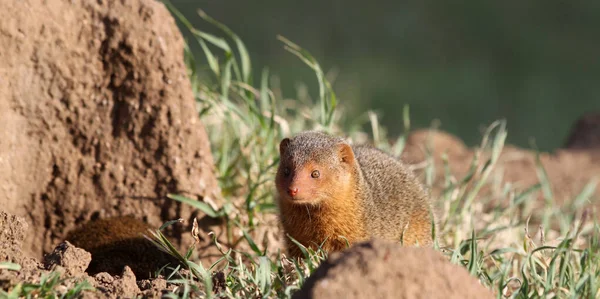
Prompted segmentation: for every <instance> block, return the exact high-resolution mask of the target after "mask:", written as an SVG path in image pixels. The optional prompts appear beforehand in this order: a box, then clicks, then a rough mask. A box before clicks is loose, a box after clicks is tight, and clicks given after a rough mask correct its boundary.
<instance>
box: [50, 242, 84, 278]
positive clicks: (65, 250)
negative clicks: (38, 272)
mask: <svg viewBox="0 0 600 299" xmlns="http://www.w3.org/2000/svg"><path fill="white" fill-rule="evenodd" d="M91 261H92V255H91V254H90V253H89V252H87V251H85V250H83V249H81V248H77V247H75V246H73V244H71V243H69V242H62V243H60V244H58V246H56V248H54V250H53V251H52V252H51V253H50V254H48V255H46V256H45V257H44V267H45V268H46V269H48V270H51V271H53V270H56V269H57V268H58V267H61V268H62V269H64V271H65V273H66V274H67V275H69V276H80V275H82V274H83V273H85V269H87V267H88V265H89V264H90V262H91ZM62 269H61V270H62Z"/></svg>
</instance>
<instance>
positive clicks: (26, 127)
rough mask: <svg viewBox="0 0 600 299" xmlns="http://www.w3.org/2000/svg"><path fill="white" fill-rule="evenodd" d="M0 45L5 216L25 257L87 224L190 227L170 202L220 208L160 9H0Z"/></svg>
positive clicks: (109, 2)
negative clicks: (20, 233) (109, 220)
mask: <svg viewBox="0 0 600 299" xmlns="http://www.w3.org/2000/svg"><path fill="white" fill-rule="evenodd" d="M0 44H2V45H3V46H4V47H3V49H2V51H1V52H0V153H2V155H1V156H0V182H2V183H1V188H0V206H2V208H3V209H5V210H6V211H7V212H10V213H12V214H16V215H19V216H22V217H24V218H26V220H27V221H28V222H29V224H30V233H29V234H28V235H27V236H26V238H25V240H24V246H23V247H24V248H23V249H24V251H25V252H27V253H30V254H33V256H37V257H38V258H40V257H41V256H42V253H48V252H50V251H51V250H52V248H53V247H54V246H55V245H56V244H58V243H60V242H61V241H62V240H63V239H64V237H65V235H66V233H67V232H68V231H70V230H72V229H74V228H76V227H77V226H78V225H80V224H83V223H85V222H86V221H88V220H90V219H92V218H103V217H109V216H118V215H127V214H134V215H136V217H138V218H140V219H144V220H145V221H147V222H148V223H149V224H151V225H153V226H156V227H158V226H160V225H161V224H162V223H164V221H166V220H172V219H177V218H179V217H182V218H184V219H185V220H190V219H191V217H192V213H196V212H194V211H193V210H192V209H190V208H188V207H187V206H186V207H181V206H180V204H177V203H175V202H173V201H171V200H169V199H166V198H165V195H166V194H167V193H170V192H173V193H183V194H185V195H187V196H190V197H192V198H197V199H201V200H204V201H207V202H210V203H211V204H214V203H213V201H215V200H216V199H218V198H219V196H220V195H219V194H220V192H219V190H218V186H217V182H216V179H215V177H214V174H213V162H212V157H211V153H210V148H209V143H208V139H207V135H206V132H205V130H204V127H203V125H202V124H201V123H200V122H199V120H198V116H197V113H196V107H195V102H194V97H193V94H192V92H191V87H190V83H189V79H188V77H187V74H186V68H185V65H184V63H183V61H184V60H183V40H182V37H181V35H180V33H179V31H178V29H177V27H176V25H175V22H174V20H173V18H172V17H171V16H170V14H169V12H168V11H167V10H166V9H165V7H164V5H163V4H161V3H159V2H157V1H152V0H131V1H117V0H106V1H75V2H71V1H63V0H48V1H43V2H39V1H33V0H24V1H1V2H0ZM185 223H186V224H189V226H190V227H186V228H182V227H180V226H179V227H177V226H176V229H177V231H173V232H171V233H173V234H175V236H176V239H180V236H179V234H180V232H182V231H189V230H190V228H191V223H192V221H186V222H185ZM186 237H187V238H188V239H186V240H184V241H186V242H189V241H191V236H186Z"/></svg>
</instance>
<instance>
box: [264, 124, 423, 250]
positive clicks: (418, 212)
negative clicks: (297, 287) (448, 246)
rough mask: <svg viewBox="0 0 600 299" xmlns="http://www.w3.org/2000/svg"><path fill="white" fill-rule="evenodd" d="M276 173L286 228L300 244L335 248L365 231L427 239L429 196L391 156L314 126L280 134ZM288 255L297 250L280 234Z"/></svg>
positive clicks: (397, 237)
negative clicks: (351, 143)
mask: <svg viewBox="0 0 600 299" xmlns="http://www.w3.org/2000/svg"><path fill="white" fill-rule="evenodd" d="M279 151H280V156H281V158H280V162H279V168H278V170H277V175H276V180H275V183H276V187H277V192H278V195H279V196H278V201H277V202H278V205H279V210H280V220H281V223H282V225H283V229H284V231H285V233H287V234H289V235H290V236H291V237H292V238H294V239H295V240H297V241H298V242H299V243H301V244H302V245H304V246H306V247H311V248H313V249H314V248H317V247H318V246H320V245H322V248H323V249H324V250H326V251H339V250H342V249H344V248H346V247H347V245H348V243H349V244H353V243H356V242H358V241H362V240H366V239H369V238H372V237H378V238H383V239H388V240H397V241H398V242H400V241H402V242H403V244H405V245H415V244H418V245H420V246H428V245H431V244H432V223H434V221H432V217H433V212H432V204H431V202H430V200H429V197H428V196H427V194H426V192H425V190H424V189H423V187H422V186H421V184H420V183H419V182H418V181H417V179H416V178H415V177H414V175H413V174H412V173H411V172H410V170H408V169H407V168H406V166H404V165H403V164H402V162H400V161H399V160H397V159H396V158H394V157H393V156H391V155H388V154H386V153H385V152H383V151H381V150H378V149H376V148H372V147H369V146H351V145H349V144H348V143H346V142H345V141H344V140H343V139H341V138H337V137H334V136H330V135H327V134H325V133H321V132H317V131H306V132H302V133H300V134H298V135H296V136H295V137H293V138H284V139H283V140H282V141H281V143H280V145H279ZM286 239H287V244H288V252H289V254H290V255H291V256H294V257H299V256H301V255H302V253H301V251H300V248H298V247H297V246H296V245H295V244H294V243H293V242H292V241H291V240H290V239H289V238H287V237H286Z"/></svg>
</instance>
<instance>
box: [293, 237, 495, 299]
mask: <svg viewBox="0 0 600 299" xmlns="http://www.w3.org/2000/svg"><path fill="white" fill-rule="evenodd" d="M293 298H296V299H309V298H399V299H402V298H411V299H412V298H494V295H493V294H492V292H491V291H489V290H488V289H486V288H485V287H484V286H482V285H481V284H480V283H479V281H478V279H477V278H476V277H472V276H471V275H469V273H468V272H467V270H466V269H465V268H464V267H462V266H458V265H454V264H451V263H450V262H449V261H448V258H446V257H444V256H443V255H442V254H441V253H439V252H437V251H434V250H433V249H430V248H416V247H402V246H401V245H400V244H397V243H393V242H386V241H382V240H371V241H368V242H362V243H357V244H355V245H354V246H352V247H351V248H349V249H347V250H345V251H343V252H337V253H333V254H330V256H329V258H328V259H327V260H326V261H325V262H323V263H322V264H321V265H320V266H319V268H317V270H316V271H315V272H314V273H313V274H312V275H311V276H310V277H309V278H308V279H307V281H306V282H305V284H304V285H303V287H302V289H300V290H299V291H298V292H296V293H295V294H294V296H293Z"/></svg>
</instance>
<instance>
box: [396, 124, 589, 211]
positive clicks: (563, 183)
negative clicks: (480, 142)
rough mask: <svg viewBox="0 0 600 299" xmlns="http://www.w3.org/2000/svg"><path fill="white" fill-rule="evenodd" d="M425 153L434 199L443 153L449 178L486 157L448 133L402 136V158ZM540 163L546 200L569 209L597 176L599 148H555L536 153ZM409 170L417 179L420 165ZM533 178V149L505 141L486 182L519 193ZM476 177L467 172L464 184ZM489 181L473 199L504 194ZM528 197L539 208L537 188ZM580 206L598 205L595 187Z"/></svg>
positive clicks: (440, 186)
mask: <svg viewBox="0 0 600 299" xmlns="http://www.w3.org/2000/svg"><path fill="white" fill-rule="evenodd" d="M588 133H589V131H588ZM594 133H596V132H594ZM574 134H575V135H577V134H579V135H578V136H580V137H577V138H581V136H583V135H584V134H585V132H580V131H575V133H574ZM427 151H429V152H431V153H432V154H433V163H434V164H433V165H434V167H435V168H434V169H435V181H434V184H433V186H432V188H431V190H429V191H430V193H431V194H432V196H434V197H438V196H439V195H440V194H442V193H443V191H444V188H445V176H446V169H445V166H444V163H445V162H444V158H443V157H444V155H446V156H447V161H448V162H447V163H448V165H447V166H448V171H449V173H450V174H451V176H452V177H453V179H454V182H457V181H459V180H461V179H463V178H464V177H465V176H466V175H467V174H468V173H469V170H470V168H471V164H472V161H473V159H475V158H477V159H479V162H478V164H477V165H478V169H479V170H481V169H482V166H483V165H484V162H485V161H486V160H487V159H489V157H490V156H491V153H490V151H476V150H474V149H470V148H468V147H466V146H465V145H464V143H463V142H462V141H461V140H460V139H458V138H457V137H454V136H452V135H450V134H448V133H445V132H442V131H433V130H418V131H415V132H413V133H412V134H410V135H409V136H408V138H407V144H406V148H405V151H404V152H403V154H402V159H403V160H405V161H407V162H408V163H410V164H412V165H419V164H423V163H425V162H427V161H425V159H426V152H427ZM540 162H541V165H542V166H543V168H544V170H545V171H546V173H547V176H548V181H549V183H550V187H551V188H550V189H551V191H552V200H553V201H554V202H556V203H557V204H558V205H559V206H560V207H561V208H563V209H565V210H568V209H571V208H573V206H572V204H573V200H574V199H575V198H576V197H577V196H578V195H579V194H580V193H581V192H582V191H583V189H584V188H585V187H586V185H588V184H589V183H593V182H596V181H598V180H599V179H600V148H598V147H588V148H578V149H558V150H556V151H555V152H554V153H540ZM415 173H417V174H418V175H420V176H421V177H422V178H423V177H424V168H420V169H416V170H415ZM539 177H540V174H539V173H538V167H537V163H536V152H534V151H532V150H527V149H521V148H517V147H514V146H511V145H505V146H504V148H503V150H502V152H501V154H500V156H499V158H498V162H497V165H496V166H495V167H494V168H493V171H492V172H491V174H490V176H489V177H488V180H490V181H495V182H497V183H500V184H496V186H500V185H504V184H506V183H511V184H512V185H513V187H514V188H515V189H516V190H517V191H520V192H522V191H525V190H527V189H528V188H530V187H531V186H533V185H535V184H537V183H539V182H540V179H539ZM480 179H481V176H479V175H475V176H473V177H472V178H471V179H470V180H469V185H468V186H469V188H472V187H473V182H475V181H478V180H480ZM493 185H494V184H486V186H485V187H484V188H482V189H481V190H480V192H479V197H489V198H505V196H498V192H500V191H501V188H500V187H498V188H489V186H493ZM534 195H535V198H537V200H536V202H535V203H533V206H534V207H542V206H543V205H544V204H545V202H544V196H543V193H542V191H541V190H539V191H538V192H535V193H534ZM505 204H507V203H506V202H497V201H490V208H491V207H497V206H498V205H505ZM586 206H588V207H600V186H598V187H597V188H596V189H595V191H594V193H593V194H592V196H591V198H590V201H589V202H588V203H587V204H586Z"/></svg>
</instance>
